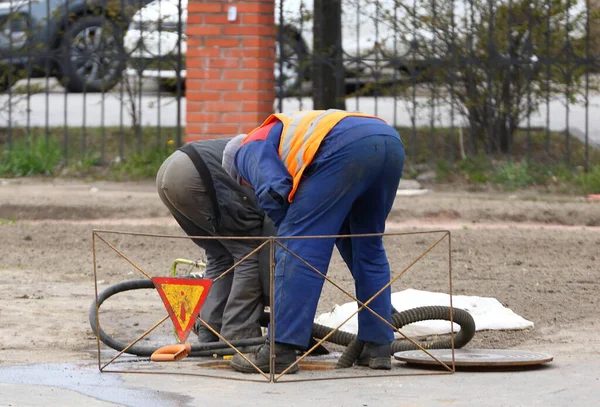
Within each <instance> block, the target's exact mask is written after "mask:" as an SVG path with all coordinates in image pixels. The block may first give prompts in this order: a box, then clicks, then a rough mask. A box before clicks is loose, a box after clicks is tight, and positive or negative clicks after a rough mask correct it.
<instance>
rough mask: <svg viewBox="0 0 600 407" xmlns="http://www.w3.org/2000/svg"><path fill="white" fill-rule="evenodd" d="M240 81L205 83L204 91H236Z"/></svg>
mask: <svg viewBox="0 0 600 407" xmlns="http://www.w3.org/2000/svg"><path fill="white" fill-rule="evenodd" d="M239 88H240V81H225V80H221V81H206V82H205V83H204V89H205V90H238V89H239Z"/></svg>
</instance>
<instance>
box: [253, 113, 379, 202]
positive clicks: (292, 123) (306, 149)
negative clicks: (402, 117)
mask: <svg viewBox="0 0 600 407" xmlns="http://www.w3.org/2000/svg"><path fill="white" fill-rule="evenodd" d="M349 116H357V117H369V118H373V119H379V120H381V121H384V120H383V119H381V118H380V117H377V116H372V115H367V114H363V113H349V112H347V111H345V110H337V109H329V110H311V111H299V112H294V113H292V114H282V113H276V114H272V115H271V116H269V117H268V118H267V119H266V120H265V121H264V122H263V123H262V124H261V125H260V126H259V127H257V128H256V129H254V130H252V131H251V132H250V133H249V134H248V136H247V137H246V138H245V139H244V142H243V143H242V145H243V144H245V143H246V142H248V141H251V140H253V139H254V138H253V137H252V135H253V134H254V133H255V132H256V131H258V130H259V129H260V128H262V127H264V126H266V125H268V124H270V123H273V122H274V121H276V120H279V121H281V122H282V124H283V130H282V132H281V140H280V142H279V157H280V158H281V161H283V163H284V164H285V166H286V168H287V170H288V172H289V173H290V175H291V176H292V179H293V183H292V191H291V192H290V195H289V196H288V201H289V202H292V200H293V197H294V194H295V193H296V190H297V189H298V186H299V184H300V180H301V179H302V174H303V172H304V170H305V169H306V167H308V165H309V164H310V163H311V162H312V160H313V158H314V157H315V155H316V153H317V150H318V149H319V146H320V145H321V142H322V141H323V139H324V138H325V136H327V134H329V132H330V131H331V129H333V128H334V127H335V125H336V124H338V123H339V122H340V121H341V120H342V119H345V118H346V117H349ZM384 122H385V121H384Z"/></svg>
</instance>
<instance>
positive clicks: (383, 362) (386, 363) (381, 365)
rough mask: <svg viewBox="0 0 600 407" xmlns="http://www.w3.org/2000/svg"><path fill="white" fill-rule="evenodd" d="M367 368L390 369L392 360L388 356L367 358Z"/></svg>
mask: <svg viewBox="0 0 600 407" xmlns="http://www.w3.org/2000/svg"><path fill="white" fill-rule="evenodd" d="M369 368H371V369H375V370H391V369H392V361H391V359H390V357H389V356H388V357H379V358H371V359H370V360H369Z"/></svg>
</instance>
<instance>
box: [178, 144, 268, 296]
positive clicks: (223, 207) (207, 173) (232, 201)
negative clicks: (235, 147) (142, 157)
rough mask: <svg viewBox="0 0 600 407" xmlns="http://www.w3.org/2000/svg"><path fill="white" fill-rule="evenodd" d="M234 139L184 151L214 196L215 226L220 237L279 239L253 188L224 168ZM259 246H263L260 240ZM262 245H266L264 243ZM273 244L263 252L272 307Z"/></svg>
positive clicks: (261, 266) (191, 146)
mask: <svg viewBox="0 0 600 407" xmlns="http://www.w3.org/2000/svg"><path fill="white" fill-rule="evenodd" d="M229 140H231V139H217V140H200V141H193V142H190V143H188V144H186V145H184V146H183V147H181V148H180V150H181V151H183V152H184V153H186V154H187V155H188V156H189V157H190V158H191V159H192V162H193V163H194V165H195V166H196V169H197V170H198V173H199V174H200V177H201V178H202V182H203V184H204V186H205V188H206V190H207V192H208V194H209V196H210V197H211V201H212V204H213V208H217V210H214V209H213V216H212V218H211V219H209V220H210V222H211V224H212V225H213V230H212V231H211V232H212V233H214V234H215V235H216V236H265V237H268V236H277V229H276V228H275V226H274V225H273V222H272V221H271V219H270V218H269V217H268V216H266V215H265V213H264V211H263V210H262V209H260V207H259V206H258V200H257V198H256V195H255V194H254V191H253V190H252V188H250V187H247V186H242V185H239V184H238V183H237V182H236V181H234V180H233V179H232V178H231V177H230V176H229V174H227V172H226V171H225V170H224V169H223V167H222V165H221V162H222V160H223V150H224V149H225V146H226V145H227V142H229ZM257 243H259V242H258V241H257ZM260 243H262V242H260ZM269 269H270V251H269V245H266V246H264V247H263V248H262V249H261V250H260V252H259V273H260V279H261V285H262V287H263V293H264V304H265V305H269V304H270V301H269V297H268V293H269Z"/></svg>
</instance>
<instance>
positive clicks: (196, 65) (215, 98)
mask: <svg viewBox="0 0 600 407" xmlns="http://www.w3.org/2000/svg"><path fill="white" fill-rule="evenodd" d="M232 6H235V7H236V8H237V15H236V18H235V21H229V20H228V11H229V8H230V7H232ZM274 15H275V4H274V0H240V1H230V0H189V2H188V17H187V31H186V33H187V55H186V71H187V77H186V99H187V103H186V123H187V125H186V142H190V141H193V140H199V139H208V138H223V137H232V136H235V135H237V134H239V133H246V132H248V131H250V130H252V129H253V128H254V127H256V126H257V125H258V124H260V123H261V122H262V121H263V120H264V119H266V117H267V116H268V115H269V114H271V113H272V112H273V103H274V100H275V78H274V73H273V72H274V64H275V17H274Z"/></svg>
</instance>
